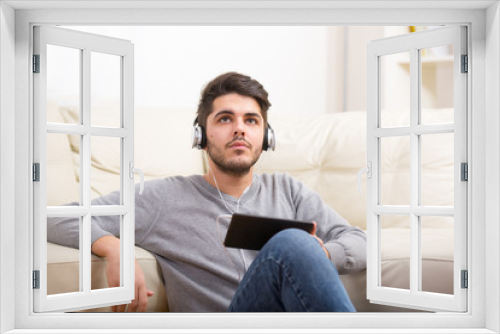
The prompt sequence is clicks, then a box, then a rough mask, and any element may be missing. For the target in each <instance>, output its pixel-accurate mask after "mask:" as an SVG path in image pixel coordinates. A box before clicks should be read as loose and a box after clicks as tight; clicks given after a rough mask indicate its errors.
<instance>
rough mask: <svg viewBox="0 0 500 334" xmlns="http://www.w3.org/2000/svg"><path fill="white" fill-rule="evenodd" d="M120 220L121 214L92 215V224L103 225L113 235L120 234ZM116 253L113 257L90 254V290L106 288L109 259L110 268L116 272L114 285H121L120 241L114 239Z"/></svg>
mask: <svg viewBox="0 0 500 334" xmlns="http://www.w3.org/2000/svg"><path fill="white" fill-rule="evenodd" d="M120 220H121V216H93V217H92V225H94V224H98V225H100V226H102V227H103V229H105V230H106V231H108V232H111V233H112V234H113V235H120V223H121V222H120ZM116 242H117V243H116V245H115V246H116V247H117V253H116V254H115V255H116V257H115V258H110V257H108V258H102V257H99V256H97V255H94V254H92V265H91V275H92V287H91V288H92V290H99V289H106V288H108V287H109V286H108V277H107V274H106V273H107V268H106V267H107V263H108V261H109V263H110V266H111V267H110V268H112V270H113V272H114V273H116V275H117V276H115V279H116V280H117V281H116V282H115V283H116V286H122V284H121V282H120V272H121V269H120V268H121V256H120V254H121V241H120V239H117V240H116Z"/></svg>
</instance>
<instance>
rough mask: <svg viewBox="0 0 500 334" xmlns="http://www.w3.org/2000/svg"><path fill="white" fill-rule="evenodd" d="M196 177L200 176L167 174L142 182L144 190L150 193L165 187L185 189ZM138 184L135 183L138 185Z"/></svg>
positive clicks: (162, 189) (158, 191)
mask: <svg viewBox="0 0 500 334" xmlns="http://www.w3.org/2000/svg"><path fill="white" fill-rule="evenodd" d="M197 177H201V176H200V175H191V176H169V177H166V178H161V179H154V180H149V181H146V182H144V192H145V193H146V192H148V193H150V194H155V193H160V192H163V191H165V189H176V188H182V189H185V188H186V187H188V186H189V185H191V184H192V183H193V182H198V181H196V179H197ZM138 186H139V184H136V187H138Z"/></svg>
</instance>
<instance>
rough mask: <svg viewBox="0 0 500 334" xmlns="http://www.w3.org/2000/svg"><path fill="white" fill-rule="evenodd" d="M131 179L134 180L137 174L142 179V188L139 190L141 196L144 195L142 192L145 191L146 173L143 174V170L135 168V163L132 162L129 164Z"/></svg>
mask: <svg viewBox="0 0 500 334" xmlns="http://www.w3.org/2000/svg"><path fill="white" fill-rule="evenodd" d="M128 165H129V177H130V178H131V179H133V178H134V173H137V174H139V176H140V177H141V181H140V182H141V186H140V187H141V188H140V189H139V195H142V192H143V191H144V173H143V172H142V170H140V169H139V168H134V162H133V161H130V162H129V164H128Z"/></svg>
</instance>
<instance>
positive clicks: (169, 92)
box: [66, 26, 342, 115]
mask: <svg viewBox="0 0 500 334" xmlns="http://www.w3.org/2000/svg"><path fill="white" fill-rule="evenodd" d="M66 28H72V29H78V30H83V31H87V32H92V33H96V34H101V35H106V36H112V37H117V38H123V39H128V40H131V41H132V42H133V43H134V44H135V105H136V107H167V108H179V109H186V108H188V109H190V110H191V109H192V110H193V115H194V112H195V110H196V107H197V104H198V99H199V97H200V92H201V89H202V88H203V86H204V85H205V84H206V83H207V82H208V81H210V80H211V79H212V78H214V77H215V76H217V75H219V74H221V73H223V72H226V71H238V72H241V73H244V74H248V75H250V76H251V77H254V78H255V79H257V80H258V81H260V82H261V83H262V84H263V85H264V87H265V88H266V90H267V91H268V92H269V96H270V101H271V103H272V107H271V109H270V112H273V113H287V114H308V115H318V114H323V113H327V112H332V111H333V108H334V107H333V106H334V103H335V101H333V99H334V98H335V95H334V94H333V93H332V91H333V90H334V88H335V85H336V86H338V83H335V82H334V81H336V80H341V78H342V75H340V74H339V73H338V72H334V73H332V68H331V67H332V66H331V63H329V59H330V60H331V59H332V58H334V56H335V55H334V54H333V53H334V52H336V51H337V50H336V47H335V45H334V43H333V44H332V41H331V39H330V40H329V38H328V36H332V34H331V29H332V28H329V27H322V26H312V27H304V26H288V27H287V26H279V27H278V26H266V27H262V26H244V27H238V26H203V27H192V26H178V27H176V26H162V27H159V26H155V27H116V26H115V27H66ZM328 29H330V32H329V30H328ZM337 109H338V108H337ZM337 111H338V110H337Z"/></svg>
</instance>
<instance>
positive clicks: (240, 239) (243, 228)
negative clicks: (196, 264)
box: [224, 214, 314, 250]
mask: <svg viewBox="0 0 500 334" xmlns="http://www.w3.org/2000/svg"><path fill="white" fill-rule="evenodd" d="M287 228H298V229H301V230H304V231H306V232H308V233H311V232H312V231H313V229H314V223H313V222H304V221H298V220H289V219H280V218H270V217H258V216H247V215H241V214H234V215H233V217H232V219H231V223H230V224H229V228H228V230H227V234H226V239H225V240H224V245H225V246H226V247H231V248H243V249H250V250H260V249H261V248H262V247H263V246H264V245H265V244H266V242H267V241H268V240H269V239H271V237H272V236H273V235H275V234H276V233H278V232H280V231H282V230H284V229H287Z"/></svg>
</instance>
